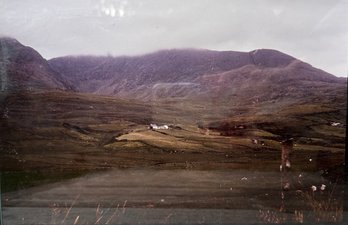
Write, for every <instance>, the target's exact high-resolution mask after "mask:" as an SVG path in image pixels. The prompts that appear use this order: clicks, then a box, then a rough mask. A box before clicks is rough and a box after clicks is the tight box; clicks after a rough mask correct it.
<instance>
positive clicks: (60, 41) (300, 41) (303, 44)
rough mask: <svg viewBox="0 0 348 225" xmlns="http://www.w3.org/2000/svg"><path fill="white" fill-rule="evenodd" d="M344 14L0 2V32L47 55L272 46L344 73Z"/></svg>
mask: <svg viewBox="0 0 348 225" xmlns="http://www.w3.org/2000/svg"><path fill="white" fill-rule="evenodd" d="M347 11H348V2H347V1H346V0H341V1H340V0H332V1H326V0H307V1H302V0H301V1H300V0H293V1H284V0H262V1H261V0H253V1H245V0H190V1H185V2H181V1H177V0H146V1H145V0H144V1H139V0H97V1H92V0H90V1H88V0H87V1H86V0H75V1H70V0H61V1H53V0H47V1H44V2H43V1H38V0H28V1H12V0H2V2H1V3H0V34H2V35H7V36H13V37H14V38H17V39H18V40H19V41H21V42H22V43H24V44H26V45H30V46H32V47H33V48H35V49H37V50H38V51H39V52H40V53H41V54H43V56H44V57H46V58H52V57H57V56H63V55H70V54H73V55H77V54H98V55H101V54H112V55H135V54H143V53H147V52H152V51H156V50H159V49H164V48H165V49H168V48H186V47H194V48H207V49H216V50H237V51H251V50H254V49H258V48H272V49H277V50H280V51H283V52H285V53H288V54H290V55H293V56H294V57H297V58H300V59H303V60H304V61H306V62H308V63H310V64H312V65H313V66H315V67H318V68H321V69H323V70H326V71H328V72H330V73H333V74H335V75H338V76H347V66H348V61H347V60H348V43H347V40H348V29H347V28H346V27H347V26H346V21H348V14H347V13H346V12H347Z"/></svg>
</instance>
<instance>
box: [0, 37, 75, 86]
mask: <svg viewBox="0 0 348 225" xmlns="http://www.w3.org/2000/svg"><path fill="white" fill-rule="evenodd" d="M0 77H1V80H0V90H1V91H18V90H29V89H61V90H67V89H70V86H69V85H68V84H67V83H66V82H65V81H64V79H63V78H62V77H61V76H60V75H59V74H58V73H57V72H55V71H53V70H52V68H51V67H50V65H49V64H48V63H47V61H46V60H45V59H44V58H43V57H42V56H41V55H40V54H39V53H38V52H37V51H35V50H34V49H32V48H30V47H27V46H24V45H22V44H21V43H19V42H18V41H17V40H15V39H12V38H7V37H1V38H0Z"/></svg>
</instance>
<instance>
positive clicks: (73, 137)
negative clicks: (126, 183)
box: [0, 91, 346, 189]
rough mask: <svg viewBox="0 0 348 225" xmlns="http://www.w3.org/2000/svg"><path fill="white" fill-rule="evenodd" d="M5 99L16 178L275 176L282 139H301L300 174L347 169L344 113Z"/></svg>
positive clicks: (27, 95)
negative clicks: (124, 172)
mask: <svg viewBox="0 0 348 225" xmlns="http://www.w3.org/2000/svg"><path fill="white" fill-rule="evenodd" d="M1 98H2V99H3V101H2V105H1V113H2V116H1V118H0V124H1V128H0V133H1V139H0V150H1V158H0V168H1V170H2V171H7V172H9V171H12V172H21V173H22V172H23V173H31V172H32V171H34V174H35V173H36V172H37V171H39V173H40V171H48V172H47V173H43V175H42V176H44V174H54V173H57V174H58V173H64V174H68V175H67V176H70V175H71V174H80V173H84V172H86V171H98V170H105V169H110V168H158V169H200V170H211V169H214V170H216V169H251V170H264V171H267V170H268V171H275V170H279V164H280V150H281V145H280V141H281V140H282V139H283V138H284V137H289V136H291V137H294V138H295V151H294V154H293V162H292V164H293V169H294V170H297V171H302V170H303V171H315V170H318V168H319V169H322V170H325V171H331V169H332V168H336V167H339V166H340V165H342V163H343V162H344V147H345V146H344V143H345V135H346V134H345V127H344V125H343V124H345V119H344V118H345V117H344V115H345V108H343V106H335V105H329V104H326V105H316V104H312V105H310V104H309V105H306V104H303V105H298V104H297V105H288V106H286V107H285V106H284V107H278V108H277V110H276V109H274V106H273V103H269V104H268V103H264V102H263V103H260V104H256V105H250V106H236V105H235V106H230V107H229V106H228V105H214V104H213V103H211V102H210V103H206V104H203V103H199V102H196V103H190V102H188V101H185V100H180V101H171V102H168V101H163V102H155V103H154V102H151V103H144V102H137V101H132V100H120V99H115V98H111V97H106V96H95V95H90V94H78V93H68V92H59V91H51V92H22V93H13V94H7V95H2V96H1ZM282 104H283V103H282ZM272 107H273V108H272ZM270 108H272V109H273V112H272V114H269V112H270V110H269V109H270ZM262 110H264V112H263V113H262ZM256 112H258V113H256ZM330 122H339V123H340V124H342V125H340V126H336V127H334V126H331V125H330ZM150 123H156V124H159V125H162V124H168V125H169V126H170V129H168V130H150V129H149V124H150ZM253 140H257V141H258V143H257V144H254V143H253ZM309 159H312V161H311V162H310V163H309ZM19 174H20V173H19ZM19 176H20V175H19ZM48 176H51V175H48ZM63 176H65V175H63ZM34 177H35V176H34ZM29 180H35V179H29ZM38 180H45V179H44V178H42V179H41V178H38ZM28 183H35V181H33V182H28ZM28 185H30V184H28ZM9 186H10V187H12V186H14V185H12V184H11V185H9ZM23 186H27V185H23ZM8 189H11V188H8Z"/></svg>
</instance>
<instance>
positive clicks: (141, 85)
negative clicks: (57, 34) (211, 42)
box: [49, 49, 346, 103]
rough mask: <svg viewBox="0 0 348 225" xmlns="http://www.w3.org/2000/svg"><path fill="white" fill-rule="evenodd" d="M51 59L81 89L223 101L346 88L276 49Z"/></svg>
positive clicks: (143, 96) (299, 95)
mask: <svg viewBox="0 0 348 225" xmlns="http://www.w3.org/2000/svg"><path fill="white" fill-rule="evenodd" d="M49 63H50V65H51V66H52V68H54V69H55V70H56V71H58V72H59V73H61V74H62V76H64V78H65V79H67V80H69V81H70V85H72V86H74V87H75V88H76V90H78V91H81V92H87V93H95V94H102V95H114V96H121V97H131V98H137V99H141V100H168V99H173V98H174V99H177V98H180V99H188V100H204V101H206V100H207V99H210V100H211V101H218V102H220V103H221V102H226V101H227V102H228V103H231V102H243V103H245V101H248V102H252V101H260V100H262V101H268V100H274V99H279V98H281V97H286V96H287V98H288V99H290V98H295V99H299V98H303V97H304V96H305V97H308V96H317V94H318V90H322V91H323V92H320V95H323V94H325V95H326V94H327V95H330V96H337V93H336V90H338V91H340V92H342V90H343V91H344V90H345V88H346V80H343V79H339V78H337V77H335V76H333V75H331V74H328V73H326V72H324V71H322V70H319V69H316V68H314V67H312V66H310V65H309V64H306V63H304V62H302V61H300V60H297V59H295V58H294V57H292V56H289V55H286V54H284V53H281V52H279V51H276V50H269V49H261V50H255V51H252V52H234V51H224V52H218V51H209V50H196V49H184V50H163V51H159V52H155V53H152V54H147V55H142V56H135V57H127V56H122V57H92V56H91V57H88V56H84V57H78V56H76V57H70V56H68V57H61V58H55V59H52V60H49Z"/></svg>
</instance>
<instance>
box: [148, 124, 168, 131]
mask: <svg viewBox="0 0 348 225" xmlns="http://www.w3.org/2000/svg"><path fill="white" fill-rule="evenodd" d="M150 129H151V130H168V129H169V126H168V125H162V126H158V125H156V124H150Z"/></svg>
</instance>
